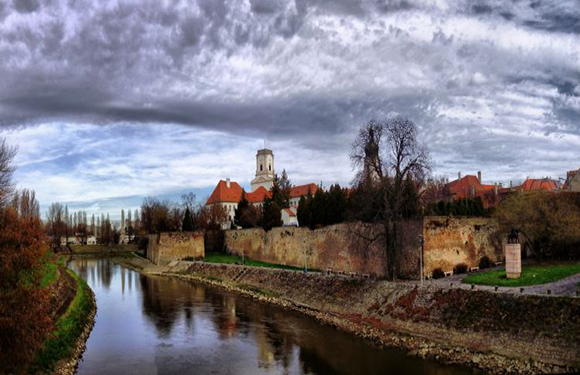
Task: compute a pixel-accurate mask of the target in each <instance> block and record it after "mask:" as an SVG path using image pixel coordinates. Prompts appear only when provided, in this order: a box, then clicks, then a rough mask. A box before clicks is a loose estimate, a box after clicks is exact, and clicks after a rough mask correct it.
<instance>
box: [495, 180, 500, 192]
mask: <svg viewBox="0 0 580 375" xmlns="http://www.w3.org/2000/svg"><path fill="white" fill-rule="evenodd" d="M497 193H499V189H498V186H497V182H496V183H495V195H497Z"/></svg>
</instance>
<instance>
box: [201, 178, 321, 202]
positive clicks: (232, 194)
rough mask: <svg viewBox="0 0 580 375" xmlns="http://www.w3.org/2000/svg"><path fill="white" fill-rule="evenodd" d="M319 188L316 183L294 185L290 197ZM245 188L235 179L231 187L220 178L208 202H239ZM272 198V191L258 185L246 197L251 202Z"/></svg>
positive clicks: (313, 192)
mask: <svg viewBox="0 0 580 375" xmlns="http://www.w3.org/2000/svg"><path fill="white" fill-rule="evenodd" d="M317 190H318V186H317V185H316V184H313V183H311V184H307V185H300V186H294V187H292V188H290V194H289V195H290V198H298V197H302V196H305V195H308V194H309V193H310V194H312V195H314V194H315V193H316V191H317ZM244 192H245V191H244V189H243V188H242V187H241V186H240V185H239V184H238V183H237V182H234V181H231V182H230V187H229V188H228V187H227V183H226V181H224V180H220V182H219V183H218V184H217V186H216V187H215V189H214V190H213V192H212V193H211V195H210V197H209V199H208V200H207V203H206V204H213V203H222V202H228V203H230V202H231V203H238V202H239V201H240V199H241V198H242V194H243V193H244ZM266 197H267V198H271V197H272V192H271V191H268V190H266V189H265V188H264V187H263V186H260V187H258V188H257V189H256V190H254V191H253V192H251V193H246V199H247V200H248V202H250V203H259V202H263V201H264V199H266Z"/></svg>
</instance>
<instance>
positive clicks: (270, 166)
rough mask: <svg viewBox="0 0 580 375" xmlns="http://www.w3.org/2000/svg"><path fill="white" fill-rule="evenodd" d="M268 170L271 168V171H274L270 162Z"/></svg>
mask: <svg viewBox="0 0 580 375" xmlns="http://www.w3.org/2000/svg"><path fill="white" fill-rule="evenodd" d="M268 170H269V171H270V172H272V164H270V165H269V166H268Z"/></svg>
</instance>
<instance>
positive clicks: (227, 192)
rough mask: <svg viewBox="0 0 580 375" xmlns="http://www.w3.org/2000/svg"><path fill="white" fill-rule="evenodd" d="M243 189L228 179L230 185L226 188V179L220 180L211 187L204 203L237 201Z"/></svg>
mask: <svg viewBox="0 0 580 375" xmlns="http://www.w3.org/2000/svg"><path fill="white" fill-rule="evenodd" d="M243 191H244V189H242V187H241V186H240V185H238V183H237V182H234V181H230V187H229V188H228V187H227V183H226V181H224V180H220V182H218V184H217V186H216V187H215V189H213V192H212V193H211V195H210V197H209V199H208V200H207V203H206V204H213V203H221V202H232V203H238V202H239V201H240V199H241V198H242V193H243Z"/></svg>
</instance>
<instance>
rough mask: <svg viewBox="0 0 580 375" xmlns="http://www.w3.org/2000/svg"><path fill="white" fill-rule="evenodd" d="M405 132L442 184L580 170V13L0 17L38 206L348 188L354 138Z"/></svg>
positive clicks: (23, 13)
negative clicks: (216, 189)
mask: <svg viewBox="0 0 580 375" xmlns="http://www.w3.org/2000/svg"><path fill="white" fill-rule="evenodd" d="M397 114H400V115H404V116H407V117H408V118H409V119H411V120H412V121H414V122H415V123H416V124H417V125H418V127H419V129H420V138H421V140H422V141H423V142H425V143H426V144H427V145H428V146H429V148H430V150H431V155H432V159H433V173H434V174H435V175H446V176H448V177H454V176H456V175H457V172H458V171H462V172H463V173H464V174H466V173H472V174H474V173H475V172H476V171H477V170H482V171H483V180H484V181H485V182H491V183H493V182H494V181H504V182H506V183H507V182H508V181H509V180H514V181H518V180H521V179H524V178H525V177H526V176H535V177H542V176H552V177H558V176H560V177H562V176H564V175H565V172H566V171H567V170H571V169H577V168H578V167H580V2H579V1H578V0H568V1H566V0H560V1H557V0H553V1H529V0H519V1H518V0H512V1H508V0H505V1H499V0H498V1H491V0H486V1H474V0H469V1H468V0H406V1H405V0H370V1H357V0H348V1H347V0H295V1H290V0H250V1H248V0H245V1H244V0H231V1H222V0H199V1H181V0H171V1H162V0H151V1H147V0H139V1H137V0H134V1H129V0H117V1H106V0H94V1H88V0H0V127H1V128H0V129H1V130H0V136H1V137H5V138H7V140H8V142H10V143H11V144H17V145H18V146H19V154H18V156H17V160H16V162H17V165H18V170H17V172H16V174H15V179H16V181H17V183H18V185H19V186H20V187H28V188H33V189H35V190H36V192H37V195H38V197H39V199H40V201H41V203H42V205H43V206H46V205H48V204H49V203H50V202H52V201H60V202H70V205H71V206H73V207H75V208H85V209H88V210H89V211H92V212H102V211H110V212H111V213H113V211H115V210H118V209H119V208H120V207H121V206H123V207H131V208H135V207H137V206H138V205H139V204H140V202H141V200H142V198H143V196H147V195H155V196H160V197H175V198H176V197H178V196H179V195H180V194H182V193H183V192H187V191H194V192H195V193H197V195H198V198H200V199H203V198H204V197H206V196H207V195H208V194H209V193H210V192H211V190H212V188H213V186H215V184H216V183H217V181H218V180H219V179H220V178H225V177H230V178H232V179H234V180H237V181H239V182H240V183H242V184H243V185H245V186H248V187H249V181H250V180H251V179H252V178H253V173H254V157H255V152H256V150H257V149H258V148H261V147H263V146H264V143H266V145H267V146H268V147H269V148H273V149H274V153H275V156H276V169H277V170H278V171H280V170H281V169H282V168H286V170H287V171H288V172H289V175H290V178H291V180H292V181H293V182H294V183H301V182H311V181H312V182H316V183H318V182H320V181H322V182H323V183H324V184H325V185H328V184H330V183H333V182H340V183H343V184H345V183H348V182H349V181H350V180H351V178H352V176H353V172H352V170H351V166H350V163H349V160H348V153H349V147H350V144H351V142H352V140H353V138H354V135H355V133H356V130H357V128H358V127H359V126H360V125H361V124H363V123H364V122H366V121H367V120H369V119H371V118H375V119H384V118H388V117H389V116H393V115H397Z"/></svg>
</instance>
